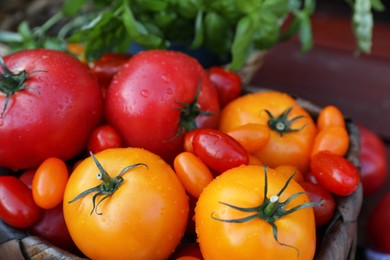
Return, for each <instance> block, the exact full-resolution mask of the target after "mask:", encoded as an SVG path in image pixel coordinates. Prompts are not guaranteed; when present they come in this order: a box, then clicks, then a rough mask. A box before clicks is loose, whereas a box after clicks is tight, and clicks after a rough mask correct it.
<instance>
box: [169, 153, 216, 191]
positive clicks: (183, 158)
mask: <svg viewBox="0 0 390 260" xmlns="http://www.w3.org/2000/svg"><path fill="white" fill-rule="evenodd" d="M173 167H174V169H175V172H176V174H177V177H178V178H179V179H180V182H181V183H182V184H183V186H184V188H185V189H186V191H187V192H188V193H189V194H190V195H191V196H193V197H194V198H198V197H199V195H200V194H201V193H202V191H203V189H204V188H205V187H206V186H207V185H208V184H209V183H210V182H211V181H212V180H213V178H214V177H213V174H212V173H211V171H210V170H209V168H208V167H207V166H206V164H204V163H203V161H202V160H201V159H200V158H199V157H197V156H196V155H195V154H193V153H190V152H181V153H179V154H178V155H177V156H176V157H175V160H174V161H173Z"/></svg>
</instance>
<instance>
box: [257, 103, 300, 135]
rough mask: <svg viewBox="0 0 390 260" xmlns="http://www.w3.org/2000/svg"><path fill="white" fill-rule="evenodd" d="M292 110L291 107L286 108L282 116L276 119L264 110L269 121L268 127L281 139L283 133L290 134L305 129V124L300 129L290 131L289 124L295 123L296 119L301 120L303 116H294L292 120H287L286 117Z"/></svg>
mask: <svg viewBox="0 0 390 260" xmlns="http://www.w3.org/2000/svg"><path fill="white" fill-rule="evenodd" d="M292 109H293V106H291V107H289V108H287V109H286V110H285V111H284V112H283V113H282V114H280V115H279V116H278V117H274V116H273V115H272V114H271V112H270V111H268V110H264V111H265V112H266V113H267V114H268V116H269V120H268V126H269V127H270V128H271V129H272V130H274V131H276V132H278V133H279V135H280V136H281V137H282V136H283V135H284V134H285V133H291V132H299V131H300V130H302V129H303V128H305V127H306V125H307V124H304V125H303V126H301V127H300V128H297V129H292V128H291V124H292V123H293V122H295V121H297V120H298V119H301V118H304V117H305V116H304V115H300V116H296V117H294V118H292V119H290V120H289V119H288V116H289V114H290V112H291V110H292Z"/></svg>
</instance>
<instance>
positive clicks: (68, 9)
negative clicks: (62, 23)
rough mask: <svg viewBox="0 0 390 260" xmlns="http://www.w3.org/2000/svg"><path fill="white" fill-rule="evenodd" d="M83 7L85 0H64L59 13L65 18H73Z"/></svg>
mask: <svg viewBox="0 0 390 260" xmlns="http://www.w3.org/2000/svg"><path fill="white" fill-rule="evenodd" d="M84 5H85V0H65V1H64V3H63V5H62V10H61V11H62V13H63V14H64V15H65V16H73V15H75V14H77V13H78V12H80V10H81V8H82V7H83V6H84Z"/></svg>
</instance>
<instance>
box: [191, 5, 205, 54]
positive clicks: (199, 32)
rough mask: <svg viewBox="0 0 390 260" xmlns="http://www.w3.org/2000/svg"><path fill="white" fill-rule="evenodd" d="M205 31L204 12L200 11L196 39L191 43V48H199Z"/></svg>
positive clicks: (197, 17) (197, 18)
mask: <svg viewBox="0 0 390 260" xmlns="http://www.w3.org/2000/svg"><path fill="white" fill-rule="evenodd" d="M203 39H204V31H203V12H202V11H199V12H198V15H197V16H196V20H195V36H194V40H193V41H192V43H191V44H190V48H191V49H196V48H199V47H200V46H201V45H202V44H203Z"/></svg>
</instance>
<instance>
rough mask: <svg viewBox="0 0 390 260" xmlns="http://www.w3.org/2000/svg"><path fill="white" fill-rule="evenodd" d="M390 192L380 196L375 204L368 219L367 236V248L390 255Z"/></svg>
mask: <svg viewBox="0 0 390 260" xmlns="http://www.w3.org/2000/svg"><path fill="white" fill-rule="evenodd" d="M389 219H390V192H387V193H385V194H384V195H382V196H381V197H380V198H379V200H378V201H377V202H376V204H375V206H374V208H373V210H372V212H371V213H370V216H369V218H368V225H367V228H368V230H367V234H368V237H369V239H368V241H369V246H370V247H371V248H373V249H374V250H377V251H379V252H382V253H386V254H390V226H389V225H387V224H386V223H388V221H389Z"/></svg>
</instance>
